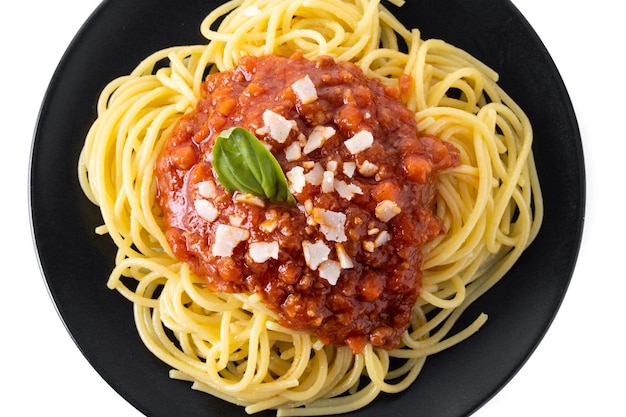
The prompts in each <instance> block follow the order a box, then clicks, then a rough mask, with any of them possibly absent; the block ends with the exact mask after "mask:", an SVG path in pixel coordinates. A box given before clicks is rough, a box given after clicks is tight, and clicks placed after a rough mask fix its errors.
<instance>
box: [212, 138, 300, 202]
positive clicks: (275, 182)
mask: <svg viewBox="0 0 626 417" xmlns="http://www.w3.org/2000/svg"><path fill="white" fill-rule="evenodd" d="M213 168H215V171H216V172H217V180H218V181H219V182H220V183H221V184H222V185H223V186H224V188H226V190H227V191H228V192H232V191H235V190H238V191H242V192H245V193H250V194H254V195H256V196H258V197H261V198H263V199H266V200H270V201H273V202H280V203H288V204H296V199H295V198H294V197H293V195H292V194H291V192H290V191H289V186H288V183H287V178H286V177H285V174H284V173H283V170H282V168H281V167H280V164H279V163H278V161H277V160H276V158H274V155H272V153H271V152H270V151H269V150H268V149H267V148H266V147H265V146H264V145H263V143H261V141H260V140H259V139H257V137H256V136H254V135H253V134H252V133H251V132H249V131H248V130H246V129H244V128H241V127H232V128H230V129H227V130H225V131H223V132H222V133H220V135H219V136H218V137H217V139H216V141H215V145H214V146H213Z"/></svg>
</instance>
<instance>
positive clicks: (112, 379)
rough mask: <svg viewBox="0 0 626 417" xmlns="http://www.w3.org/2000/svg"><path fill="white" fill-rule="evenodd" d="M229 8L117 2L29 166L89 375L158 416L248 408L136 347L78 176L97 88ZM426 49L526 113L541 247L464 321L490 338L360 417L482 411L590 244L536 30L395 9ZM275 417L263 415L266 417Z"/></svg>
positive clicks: (76, 53)
mask: <svg viewBox="0 0 626 417" xmlns="http://www.w3.org/2000/svg"><path fill="white" fill-rule="evenodd" d="M220 3H221V1H211V0H187V1H179V0H176V1H174V0H133V1H126V0H109V1H105V2H103V4H101V6H100V7H99V8H98V9H97V10H96V11H95V12H94V13H93V15H92V16H91V18H90V19H89V20H88V21H87V22H86V23H85V25H84V27H83V28H82V29H81V31H80V32H79V33H78V34H77V36H76V38H75V39H74V41H73V42H72V43H71V45H70V46H69V48H68V50H67V52H66V54H65V56H64V57H63V59H62V61H61V62H60V64H59V66H58V69H57V71H56V73H55V75H54V77H53V79H52V80H51V83H50V86H49V90H48V93H47V95H46V97H45V100H44V102H43V105H42V108H41V113H40V118H39V121H38V125H37V127H36V131H35V138H34V143H33V148H32V161H31V191H30V198H31V208H32V212H31V215H32V227H33V234H34V238H35V242H36V247H37V251H38V254H39V257H40V263H41V268H42V271H43V274H44V276H45V281H46V283H47V285H48V288H49V291H50V294H51V296H52V298H53V300H54V302H55V304H56V306H57V309H58V311H59V314H60V316H61V318H62V320H63V321H64V323H65V325H66V326H67V329H68V331H69V332H70V334H71V335H72V337H73V338H74V340H75V341H76V343H77V345H78V346H79V348H80V349H81V351H82V352H83V354H84V355H85V356H86V358H87V359H88V360H89V361H90V363H91V364H92V366H93V367H94V368H95V369H96V370H97V371H98V372H99V373H100V374H101V375H102V377H103V378H104V379H105V380H106V381H107V382H108V383H109V384H110V385H111V386H112V387H113V388H114V389H115V390H117V391H118V392H119V393H120V395H122V396H123V397H124V398H126V399H127V400H128V401H129V402H130V403H131V404H133V405H134V406H135V407H136V408H137V409H139V410H141V411H142V412H143V413H144V414H146V415H148V416H154V417H169V416H175V415H176V416H186V417H195V416H198V417H214V416H215V417H216V416H220V417H229V416H244V415H246V414H245V413H244V411H243V409H242V408H240V407H237V406H234V405H230V404H227V403H224V402H223V401H221V400H218V399H215V398H212V397H210V396H208V395H205V394H202V393H198V392H194V391H192V390H191V389H190V384H188V383H186V382H180V381H174V380H170V379H169V378H168V375H167V372H168V367H167V366H166V365H164V364H163V363H161V362H160V361H159V360H157V359H156V358H154V357H153V356H152V355H151V354H150V353H149V352H148V351H147V350H146V349H145V347H144V346H143V344H142V343H141V341H140V340H139V338H138V336H137V333H136V330H135V327H134V323H133V319H132V307H131V305H130V303H129V302H127V301H126V300H125V299H123V298H122V297H121V296H120V295H119V294H118V293H116V292H113V291H110V290H108V289H107V288H106V286H105V282H106V280H107V277H108V275H109V272H110V270H111V268H112V267H113V255H114V247H113V244H112V243H111V242H110V239H109V238H108V237H107V236H104V237H98V236H96V235H95V234H94V227H96V226H97V225H99V224H101V218H100V214H99V211H98V209H97V208H96V207H94V206H93V205H92V204H91V203H89V202H88V201H87V199H86V198H85V197H84V196H83V194H82V192H81V190H80V188H79V185H78V181H77V175H76V166H77V159H78V155H79V152H80V149H81V147H82V144H83V140H84V137H85V134H86V132H87V130H88V128H89V126H90V124H91V123H92V122H93V120H94V117H95V105H96V100H97V97H98V95H99V92H100V90H101V89H102V88H103V87H104V86H105V85H106V84H107V82H109V81H110V80H111V79H113V78H114V77H117V76H119V75H123V74H126V73H128V72H129V71H131V70H132V69H133V68H134V67H135V66H136V65H137V63H138V62H139V61H140V60H141V59H142V58H144V57H146V56H147V55H148V54H150V53H152V52H153V51H155V50H157V49H160V48H163V47H167V46H173V45H179V44H189V43H200V42H204V40H203V38H202V37H201V35H200V33H199V25H200V22H201V20H202V18H203V17H204V16H205V15H206V14H207V13H208V12H209V11H210V10H211V9H212V8H214V7H215V6H216V5H218V4H220ZM389 7H390V9H391V10H393V11H394V12H396V13H397V15H398V16H399V18H400V19H401V20H402V21H403V22H404V23H405V24H406V25H408V26H411V27H418V28H420V29H421V31H422V37H423V38H432V37H438V38H442V39H444V40H446V41H448V42H450V43H452V44H455V45H457V46H459V47H462V48H464V49H466V50H467V51H469V52H470V53H472V54H474V55H475V56H477V57H478V58H480V59H482V60H483V61H484V62H486V63H487V64H488V65H490V66H491V67H492V68H494V69H495V70H496V71H498V72H499V73H500V76H501V85H502V86H503V87H504V88H505V89H506V90H507V91H508V92H509V94H510V95H511V96H512V97H513V98H514V99H515V100H517V102H518V103H519V104H520V105H521V106H522V107H523V108H524V109H525V111H526V112H527V113H528V115H529V117H530V119H531V122H532V124H533V126H534V131H535V143H534V151H535V158H536V162H537V166H538V171H539V178H540V181H541V185H542V188H543V192H544V197H545V206H546V213H545V221H544V225H543V228H542V230H541V233H540V235H539V237H538V239H537V240H536V241H535V243H534V244H533V245H532V246H531V247H530V248H529V250H528V251H527V252H526V253H525V254H524V255H523V257H522V259H521V260H520V262H519V263H518V264H517V265H516V266H515V267H514V268H513V270H512V271H511V272H510V273H509V274H508V275H507V276H506V277H505V279H504V280H503V281H502V282H500V283H499V284H498V285H497V286H496V287H495V288H494V289H493V290H492V291H491V292H490V293H488V294H487V295H486V296H484V297H483V298H482V299H480V300H479V301H478V302H477V303H476V304H475V305H474V306H472V308H471V309H470V310H469V311H467V312H466V314H465V315H464V316H463V317H464V321H463V323H468V322H471V321H472V320H474V319H475V318H476V316H477V315H478V314H479V313H480V312H485V313H487V314H489V320H488V322H487V324H486V325H485V326H484V328H483V329H482V330H481V331H480V332H479V333H478V334H476V335H474V336H472V337H471V338H470V339H469V340H467V341H465V342H463V343H462V344H460V345H458V346H456V347H454V348H452V349H449V350H447V351H445V352H443V353H441V354H438V355H435V356H433V357H431V358H429V359H428V360H427V361H426V365H425V367H424V370H423V373H422V375H421V376H420V377H419V378H418V380H417V381H416V382H415V383H414V384H413V385H412V386H411V388H410V389H408V390H407V391H405V392H402V393H400V394H396V395H381V396H380V397H379V398H378V399H377V400H376V401H374V403H373V404H371V405H370V406H368V407H367V408H365V409H362V410H359V411H357V412H354V413H352V414H351V415H353V416H380V415H404V416H412V415H419V416H422V417H429V416H437V417H448V416H449V417H458V416H464V415H467V414H470V413H472V412H474V411H475V410H476V409H477V408H479V407H480V406H481V405H482V404H484V403H485V402H486V401H487V400H489V398H491V397H492V396H493V395H494V394H495V393H496V392H497V391H498V390H499V389H500V388H502V386H503V385H504V384H506V383H507V382H508V381H509V380H510V378H511V377H513V375H514V374H515V373H516V372H517V371H518V370H519V368H520V367H521V366H522V365H523V364H524V362H525V361H526V360H527V359H528V357H529V356H530V355H531V353H532V352H533V350H534V349H535V347H536V346H537V344H538V343H539V342H540V340H541V338H542V337H543V335H544V333H545V332H546V330H547V328H548V327H549V325H550V323H551V322H552V320H553V318H554V316H555V314H556V312H557V310H558V307H559V305H560V303H561V300H562V298H563V296H564V295H565V292H566V289H567V286H568V284H569V280H570V278H571V275H572V272H573V269H574V265H575V262H576V258H577V255H578V249H579V244H580V238H581V233H582V225H583V215H584V198H585V193H584V164H583V154H582V149H581V140H580V136H579V131H578V127H577V123H576V118H575V115H574V113H573V110H572V106H571V103H570V100H569V97H568V94H567V91H566V89H565V87H564V85H563V83H562V80H561V78H560V76H559V73H558V71H557V69H556V68H555V66H554V64H553V61H552V60H551V58H550V57H549V54H548V53H547V51H546V50H545V48H544V46H543V45H542V43H541V41H540V40H539V39H538V37H537V35H536V34H535V32H534V31H533V30H532V28H531V27H530V26H529V24H528V23H527V22H526V20H525V19H524V18H523V17H522V16H521V15H520V14H519V12H518V11H517V10H516V9H515V8H514V6H513V5H512V4H511V3H510V2H508V1H505V0H474V1H471V2H467V1H463V0H420V1H409V2H407V4H406V5H405V6H404V7H402V8H401V9H397V8H395V7H393V6H389ZM272 414H273V413H271V412H268V413H263V414H262V415H263V416H266V415H272Z"/></svg>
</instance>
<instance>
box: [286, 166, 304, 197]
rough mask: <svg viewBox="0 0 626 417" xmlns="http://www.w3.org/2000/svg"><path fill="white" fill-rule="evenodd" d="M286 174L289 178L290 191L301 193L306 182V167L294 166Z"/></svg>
mask: <svg viewBox="0 0 626 417" xmlns="http://www.w3.org/2000/svg"><path fill="white" fill-rule="evenodd" d="M285 175H286V176H287V179H288V180H289V191H291V192H292V193H294V194H296V193H301V192H302V190H303V189H304V184H305V183H306V179H305V177H304V168H302V167H300V166H296V167H293V168H291V169H290V170H289V171H287V173H286V174H285Z"/></svg>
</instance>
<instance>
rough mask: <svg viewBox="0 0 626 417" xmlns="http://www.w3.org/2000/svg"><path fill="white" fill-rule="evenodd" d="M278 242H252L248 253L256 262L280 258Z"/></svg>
mask: <svg viewBox="0 0 626 417" xmlns="http://www.w3.org/2000/svg"><path fill="white" fill-rule="evenodd" d="M278 249H279V247H278V242H252V243H250V246H249V247H248V254H249V255H250V257H251V258H252V260H253V261H254V262H256V263H263V262H265V261H267V260H269V259H278Z"/></svg>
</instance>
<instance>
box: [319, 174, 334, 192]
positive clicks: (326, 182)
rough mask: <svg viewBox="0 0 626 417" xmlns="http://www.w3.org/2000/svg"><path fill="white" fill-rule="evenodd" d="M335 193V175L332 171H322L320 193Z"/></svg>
mask: <svg viewBox="0 0 626 417" xmlns="http://www.w3.org/2000/svg"><path fill="white" fill-rule="evenodd" d="M333 191H335V174H334V173H333V172H332V171H324V176H323V177H322V192H323V193H332V192H333Z"/></svg>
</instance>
